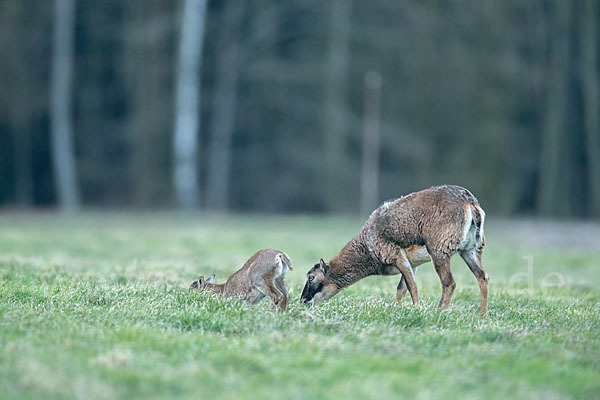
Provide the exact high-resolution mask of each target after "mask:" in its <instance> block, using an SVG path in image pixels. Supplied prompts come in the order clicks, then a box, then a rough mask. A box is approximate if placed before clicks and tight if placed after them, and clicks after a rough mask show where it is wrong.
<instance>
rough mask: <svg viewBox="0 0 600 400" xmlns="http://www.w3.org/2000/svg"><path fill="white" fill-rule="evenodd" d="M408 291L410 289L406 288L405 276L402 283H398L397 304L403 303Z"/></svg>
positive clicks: (401, 280)
mask: <svg viewBox="0 0 600 400" xmlns="http://www.w3.org/2000/svg"><path fill="white" fill-rule="evenodd" d="M407 290H408V287H406V279H404V275H403V276H402V278H401V279H400V282H398V288H397V289H396V301H397V302H401V301H402V299H404V296H406V291H407Z"/></svg>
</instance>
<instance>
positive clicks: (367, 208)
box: [360, 71, 381, 215]
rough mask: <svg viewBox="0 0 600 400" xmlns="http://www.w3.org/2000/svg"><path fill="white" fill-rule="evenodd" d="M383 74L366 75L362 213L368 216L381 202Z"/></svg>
mask: <svg viewBox="0 0 600 400" xmlns="http://www.w3.org/2000/svg"><path fill="white" fill-rule="evenodd" d="M380 103H381V74H380V73H379V72H378V71H369V72H367V73H366V74H365V115H364V117H363V118H364V125H363V143H362V168H361V175H360V212H361V214H362V215H368V214H369V213H370V212H371V211H373V209H375V207H376V206H377V203H378V201H379V196H378V195H379V147H380V146H379V142H380V139H379V137H380V125H381V124H380V115H381V112H380V109H381V104H380Z"/></svg>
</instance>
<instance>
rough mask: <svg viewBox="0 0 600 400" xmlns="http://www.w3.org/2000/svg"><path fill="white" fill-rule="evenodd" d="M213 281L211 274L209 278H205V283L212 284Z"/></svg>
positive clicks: (213, 276)
mask: <svg viewBox="0 0 600 400" xmlns="http://www.w3.org/2000/svg"><path fill="white" fill-rule="evenodd" d="M214 280H215V274H212V275H211V276H209V277H208V278H206V283H213V281H214Z"/></svg>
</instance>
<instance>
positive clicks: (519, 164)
mask: <svg viewBox="0 0 600 400" xmlns="http://www.w3.org/2000/svg"><path fill="white" fill-rule="evenodd" d="M599 3H600V2H599V1H598V0H574V1H563V0H532V1H526V2H522V1H505V2H496V1H491V0H484V1H457V2H447V1H425V2H423V1H413V0H411V1H407V0H406V1H395V0H375V1H369V2H363V1H344V0H332V1H327V2H322V1H316V0H293V1H287V2H279V1H275V0H250V1H235V0H231V1H224V0H208V1H206V3H205V2H204V0H180V1H171V0H132V1H115V0H107V1H103V2H95V1H90V0H54V1H43V2H38V1H32V0H7V1H5V2H4V3H3V5H2V7H0V48H1V49H2V55H3V62H2V63H0V76H1V77H2V79H1V81H0V82H2V88H1V90H0V205H3V206H7V207H13V206H19V207H21V206H22V207H30V206H43V207H46V206H57V205H62V206H63V207H65V205H66V206H67V208H71V209H76V208H77V207H81V206H83V207H118V208H123V207H126V208H143V209H148V208H150V209H152V208H169V207H175V206H178V205H179V206H186V207H192V208H198V209H207V210H233V211H261V212H306V211H308V212H335V213H340V212H346V213H352V212H357V211H358V210H359V208H360V206H361V205H360V202H361V198H362V199H363V200H362V201H363V207H362V208H363V209H369V207H372V206H374V204H375V203H376V202H378V201H381V200H384V199H386V198H391V197H397V196H399V195H401V194H403V193H407V192H410V191H413V190H418V189H421V188H424V187H429V186H431V185H435V184H441V183H453V184H460V185H463V186H466V187H468V188H469V189H470V190H471V191H472V192H473V193H474V194H475V195H476V196H477V197H478V198H479V200H480V201H481V203H482V205H483V206H484V207H485V208H486V210H488V212H490V213H494V214H504V215H512V214H532V215H541V216H561V217H598V216H600V128H599V127H600V106H599V96H600V93H599V85H600V84H599V74H600V69H599V65H598V64H599V59H598V51H599V48H600V45H599V40H598V38H599V32H598V23H599V21H600V11H599V9H600V4H599ZM184 10H187V11H186V18H187V21H188V25H187V28H186V25H185V21H186V18H183V17H182V14H183V11H184ZM192 17H194V18H192ZM190 21H191V22H190ZM185 32H188V36H186V34H185ZM70 36H72V37H70ZM186 38H187V39H186ZM186 74H187V75H186ZM369 77H370V78H369ZM374 77H375V78H374ZM196 119H197V120H196ZM69 138H70V141H69ZM61 171H62V172H61ZM361 176H362V178H361ZM177 182H179V183H177ZM361 182H362V183H361ZM361 188H362V194H361ZM365 204H366V205H365Z"/></svg>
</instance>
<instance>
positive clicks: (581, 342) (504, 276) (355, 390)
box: [0, 214, 600, 400]
mask: <svg viewBox="0 0 600 400" xmlns="http://www.w3.org/2000/svg"><path fill="white" fill-rule="evenodd" d="M361 225H362V221H360V220H356V219H345V218H333V217H330V218H316V217H314V218H313V217H261V216H252V217H217V216H212V217H205V216H202V215H197V216H192V217H182V216H178V215H169V214H162V215H151V214H147V215H121V214H108V215H104V214H89V215H84V216H80V217H76V218H67V219H62V218H60V217H57V216H53V215H45V214H40V215H36V214H28V215H25V214H23V215H19V214H16V215H9V214H4V215H0V397H2V398H14V399H17V398H18V399H21V398H44V399H48V398H87V399H90V398H92V399H95V398H109V399H112V398H127V399H135V398H144V399H147V398H164V397H175V396H177V397H183V398H192V397H193V398H200V399H202V398H210V399H219V398H223V399H229V398H248V399H252V398H256V399H278V400H281V399H311V398H315V399H329V398H345V399H352V398H370V399H390V398H435V399H439V398H452V399H454V398H459V397H460V398H467V399H468V398H498V399H500V398H501V399H506V398H540V399H561V398H582V399H584V398H585V399H591V398H599V397H600V290H599V289H598V287H599V285H600V262H599V261H598V260H599V258H600V233H599V232H600V228H599V227H598V226H595V225H590V224H582V225H562V224H551V223H546V224H544V223H533V222H531V223H528V222H521V223H513V222H503V221H495V220H494V219H493V218H490V219H489V220H488V224H487V227H486V235H487V238H486V239H487V247H486V252H485V254H484V265H485V267H486V269H487V271H488V273H489V275H490V279H491V280H490V305H489V314H488V316H487V317H486V318H480V317H479V312H478V310H479V290H478V286H477V284H476V281H475V278H474V277H473V276H472V275H471V273H470V272H469V270H468V268H467V267H466V265H465V264H464V263H463V262H462V260H461V259H460V258H458V257H456V258H454V259H453V260H452V268H453V271H454V273H455V277H456V281H457V290H456V292H455V295H454V298H453V300H452V303H451V306H450V308H449V309H447V310H445V311H438V310H437V309H436V305H437V301H438V299H439V296H440V292H441V290H440V284H439V280H438V279H437V276H436V275H435V272H434V271H433V268H432V266H431V265H430V264H425V265H423V266H422V267H421V269H419V272H418V273H417V283H418V284H419V293H420V294H421V297H422V302H423V307H422V309H419V310H417V309H414V308H413V307H412V305H411V304H410V301H409V299H408V298H407V299H405V301H404V302H403V303H402V304H398V303H396V301H395V298H394V294H395V288H396V284H397V283H398V279H399V278H398V277H371V278H367V279H365V280H363V281H361V282H359V283H358V284H356V285H354V286H352V287H351V288H349V289H347V290H344V291H343V292H342V293H341V294H340V295H338V296H337V297H336V298H334V299H333V300H331V301H330V302H328V303H324V304H321V305H318V306H316V307H313V308H310V309H308V308H305V307H304V306H303V305H302V304H300V303H299V300H298V298H299V295H300V291H301V289H302V285H303V283H304V279H305V273H306V271H307V270H308V268H309V267H310V266H312V265H313V264H314V263H315V262H316V261H317V260H318V259H319V258H320V257H323V258H325V259H329V258H331V257H332V256H334V255H335V254H336V252H337V251H339V249H340V248H341V247H342V246H343V245H344V244H345V243H346V242H347V241H348V240H349V239H350V238H351V237H352V236H353V235H354V234H355V233H356V232H358V230H359V228H360V226H361ZM594 235H596V236H594ZM263 247H273V248H277V249H280V250H284V251H286V252H287V253H288V254H289V255H290V257H291V258H292V260H293V262H294V265H295V268H294V270H293V271H292V272H290V273H289V275H288V278H287V281H288V285H289V286H290V288H291V290H290V292H291V296H292V301H291V304H290V307H289V308H288V311H287V312H286V313H285V314H280V313H277V312H275V311H274V310H272V309H270V307H269V304H268V301H267V300H264V301H263V302H262V303H261V304H260V305H258V306H257V307H253V308H247V307H245V306H244V305H241V304H239V303H236V302H234V301H229V300H225V299H220V298H214V297H211V296H210V295H207V294H203V293H188V291H187V288H188V286H189V284H190V283H191V282H192V280H193V279H194V278H196V277H197V276H198V275H200V274H203V275H205V276H207V275H209V274H210V273H213V272H214V273H216V275H217V277H216V281H217V282H222V281H224V280H225V279H226V278H227V276H228V274H229V273H231V272H233V271H234V270H236V269H237V268H238V267H239V266H241V265H242V264H243V262H244V261H245V260H246V259H247V258H248V257H249V256H250V255H252V253H253V252H254V251H255V250H257V249H259V248H263Z"/></svg>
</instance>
